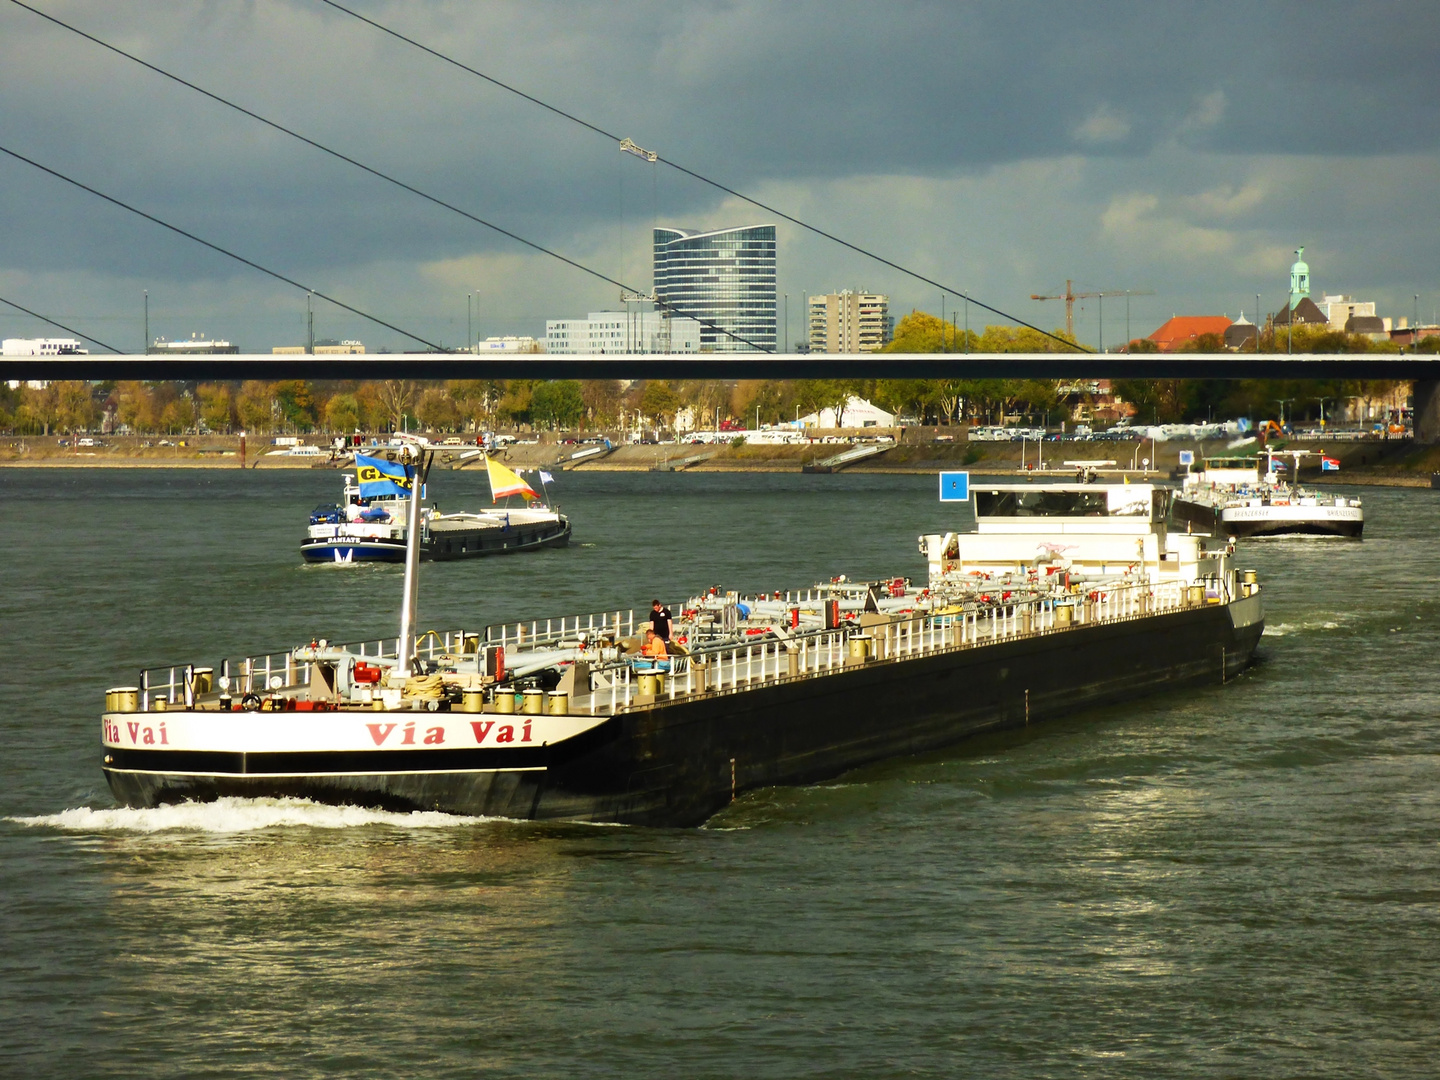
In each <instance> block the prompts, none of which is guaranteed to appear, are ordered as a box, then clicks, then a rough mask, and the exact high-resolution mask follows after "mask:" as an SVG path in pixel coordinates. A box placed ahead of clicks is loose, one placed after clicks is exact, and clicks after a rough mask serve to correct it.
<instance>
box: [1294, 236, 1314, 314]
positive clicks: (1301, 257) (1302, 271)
mask: <svg viewBox="0 0 1440 1080" xmlns="http://www.w3.org/2000/svg"><path fill="white" fill-rule="evenodd" d="M1309 297H1310V267H1309V265H1307V264H1306V262H1305V245H1304V244H1301V245H1300V246H1299V247H1298V248H1296V249H1295V265H1293V266H1292V267H1290V310H1291V311H1294V310H1295V305H1296V304H1298V303H1299V302H1300V301H1301V300H1307V299H1309Z"/></svg>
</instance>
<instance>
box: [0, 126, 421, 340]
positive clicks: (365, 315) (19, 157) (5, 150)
mask: <svg viewBox="0 0 1440 1080" xmlns="http://www.w3.org/2000/svg"><path fill="white" fill-rule="evenodd" d="M0 154H8V155H9V156H10V157H12V158H14V159H15V160H16V161H23V162H24V163H25V164H26V165H33V166H34V167H35V168H37V169H39V170H40V171H41V172H43V173H49V174H50V175H51V176H53V177H55V178H56V179H57V180H64V181H65V183H67V184H72V185H74V186H75V187H77V188H79V189H80V190H81V191H88V192H89V193H90V194H91V195H94V196H96V197H97V198H101V199H104V200H105V201H106V202H108V203H112V204H114V205H115V206H118V207H120V208H121V209H122V210H129V211H130V212H131V213H132V214H138V215H139V216H140V217H143V218H144V219H145V220H146V221H153V222H154V223H155V224H156V225H159V226H160V227H161V228H165V229H169V230H170V231H171V232H173V233H178V234H179V235H180V236H183V237H185V238H186V239H187V240H194V241H195V242H196V243H197V244H201V245H203V246H205V247H207V248H209V249H210V250H211V251H218V252H219V253H220V254H221V255H224V256H226V257H227V258H231V259H234V260H235V261H236V262H241V263H244V264H245V265H246V266H248V267H250V268H251V269H253V270H259V271H260V272H261V273H262V274H268V275H269V276H270V277H272V278H274V279H275V280H276V281H283V282H284V283H285V284H286V285H293V286H294V287H295V288H297V289H301V290H303V291H304V292H308V293H314V294H315V295H316V296H318V297H320V299H322V300H328V301H329V302H330V303H332V304H334V305H335V306H336V307H338V308H344V309H345V310H346V311H349V312H352V313H354V314H356V315H359V316H360V317H361V318H362V319H368V320H370V321H371V322H373V323H375V324H377V325H379V326H383V327H385V328H386V329H389V330H394V331H395V332H396V333H397V334H404V335H405V336H406V337H408V338H412V339H414V340H415V341H418V342H420V344H422V345H428V346H429V347H430V348H432V349H434V350H435V351H436V352H448V351H449V350H448V349H446V348H445V347H444V346H443V345H437V344H435V342H433V341H429V340H427V339H426V338H423V337H421V336H420V335H419V334H414V333H411V332H410V331H409V330H406V329H403V328H402V327H399V326H396V325H395V324H394V323H389V322H386V321H385V320H384V319H382V318H379V317H378V316H376V315H371V314H370V313H369V312H366V311H361V310H360V309H359V308H357V307H353V306H352V305H350V304H347V303H345V302H344V301H343V300H337V299H335V297H333V296H330V295H329V294H327V293H323V292H321V291H320V290H319V289H312V288H310V286H308V285H305V284H302V283H301V282H298V281H296V280H295V279H294V278H289V277H286V276H285V275H284V274H282V273H280V272H279V271H277V270H271V269H270V268H269V267H267V266H261V265H260V264H259V263H257V262H255V261H254V260H252V259H247V258H245V256H243V255H237V254H235V252H233V251H231V250H229V249H228V248H223V247H221V246H220V245H219V244H212V243H211V242H210V241H209V240H206V239H205V238H204V237H200V236H196V235H195V234H194V233H192V232H187V231H186V230H184V229H182V228H180V226H178V225H171V224H170V223H169V222H168V221H163V220H161V219H160V218H158V217H156V216H155V215H154V214H147V213H146V212H145V211H144V210H141V209H139V208H138V207H134V206H131V205H130V204H129V203H127V202H121V201H120V200H119V199H117V198H115V197H114V196H113V195H106V194H105V193H104V192H103V191H100V190H98V189H96V188H93V187H91V186H90V185H88V184H83V183H81V182H80V181H79V180H76V179H75V178H74V177H71V176H66V175H65V174H64V173H62V172H59V171H57V170H55V169H52V168H50V167H49V166H48V165H42V164H40V162H38V161H36V160H34V159H33V158H28V157H26V156H25V155H24V154H21V153H17V152H16V151H14V150H11V149H10V148H9V147H6V146H0ZM72 332H73V331H72ZM106 348H109V346H108V345H107V346H106Z"/></svg>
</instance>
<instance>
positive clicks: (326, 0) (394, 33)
mask: <svg viewBox="0 0 1440 1080" xmlns="http://www.w3.org/2000/svg"><path fill="white" fill-rule="evenodd" d="M11 2H12V3H19V0H11ZM320 3H322V4H325V5H327V6H329V7H332V8H334V9H335V10H336V11H340V12H343V13H344V14H346V15H349V16H350V17H351V18H354V19H358V20H359V21H360V22H363V23H365V24H367V25H369V26H372V27H374V28H375V29H376V30H379V31H380V32H381V33H382V34H388V35H390V36H391V37H393V38H396V39H398V40H400V41H403V42H405V43H406V44H407V45H412V46H414V47H415V48H417V49H419V50H420V51H421V52H425V53H429V54H430V55H431V56H433V57H435V58H436V59H437V60H441V61H444V62H445V63H447V64H450V65H451V66H452V67H457V68H459V69H460V70H461V71H464V72H467V73H468V74H471V75H474V76H475V77H476V78H478V79H483V80H484V81H485V82H488V83H490V84H491V85H492V86H496V87H499V88H500V89H501V90H505V91H508V92H509V93H511V94H514V95H516V96H517V97H521V98H524V99H525V100H526V101H528V102H530V103H531V104H534V105H538V106H540V107H541V108H542V109H545V110H547V111H549V112H551V113H554V114H555V115H556V116H559V117H563V118H564V119H566V120H569V121H571V122H572V123H576V124H579V125H580V126H581V127H583V128H587V129H588V130H590V131H593V132H595V133H596V134H597V135H601V136H604V137H605V138H607V139H610V140H611V141H612V142H617V143H618V142H620V141H622V140H621V137H620V136H619V135H616V134H614V133H613V132H609V131H606V130H605V129H604V128H602V127H600V126H599V125H597V124H592V123H591V122H590V121H589V120H585V119H583V118H581V117H579V116H576V115H575V114H574V113H570V112H566V111H565V110H564V109H561V108H559V107H558V106H555V105H551V104H550V103H549V102H547V101H542V100H541V99H540V98H538V97H535V96H534V95H533V94H527V93H526V92H525V91H524V90H521V89H519V88H518V87H515V86H511V85H510V84H509V83H507V82H502V81H501V80H500V79H497V78H495V76H493V75H487V74H485V72H483V71H479V70H477V69H476V68H473V67H471V66H470V65H468V64H466V63H464V62H463V61H460V60H456V59H455V58H454V57H452V56H447V55H446V54H445V53H442V52H440V51H439V50H438V49H432V48H431V47H430V46H429V45H426V44H424V43H422V42H419V41H416V40H415V39H414V38H411V37H406V36H405V35H404V34H402V33H400V32H399V31H398V30H392V29H391V28H390V27H388V26H386V25H385V24H384V23H380V22H376V21H375V20H374V19H371V18H369V17H367V16H365V15H361V14H360V13H359V12H358V11H352V10H351V9H350V8H348V7H346V6H345V5H344V4H341V3H338V2H337V0H320ZM21 6H22V7H23V6H24V5H21ZM655 160H657V161H659V162H661V163H663V164H665V165H668V166H670V168H672V169H674V170H675V171H676V172H680V173H684V174H685V175H686V176H689V177H691V178H692V179H695V180H698V181H700V182H701V183H702V184H708V185H709V186H710V187H713V188H715V189H716V190H717V191H723V192H724V193H725V194H727V195H733V196H734V197H735V198H737V199H740V200H741V201H742V202H747V203H749V204H750V205H751V206H756V207H759V208H760V209H761V210H764V211H765V212H766V213H769V214H774V215H775V216H776V217H779V218H783V219H784V220H786V221H788V222H790V223H791V224H792V225H798V226H799V227H800V228H802V229H804V230H806V231H807V232H812V233H814V234H815V235H816V236H821V237H824V238H825V239H826V240H830V241H832V242H833V243H836V244H839V245H840V246H841V247H844V248H849V249H850V250H851V251H853V252H855V253H856V254H859V255H863V256H865V257H866V258H867V259H873V260H875V261H876V262H878V263H880V264H881V265H883V266H888V267H890V268H891V269H892V270H898V271H899V272H900V273H902V274H904V275H906V276H907V277H912V278H914V279H915V280H916V281H923V282H924V283H925V284H927V285H933V286H934V287H935V288H937V289H939V290H940V291H941V292H945V293H949V294H950V295H952V296H958V297H960V298H961V299H963V300H968V301H969V302H970V303H972V304H974V305H975V306H976V307H981V308H984V309H985V310H986V311H989V312H993V313H994V314H996V315H999V316H1000V317H1001V318H1002V319H1009V320H1010V321H1011V322H1013V323H1015V324H1017V325H1019V326H1023V327H1025V328H1026V329H1029V330H1034V331H1035V332H1036V333H1038V334H1044V335H1045V336H1046V337H1047V338H1050V339H1051V340H1052V341H1058V342H1059V343H1060V344H1062V345H1064V346H1065V347H1066V348H1068V349H1075V350H1077V351H1079V352H1092V351H1093V350H1092V349H1090V348H1089V347H1088V346H1085V345H1080V344H1077V343H1076V342H1073V341H1066V340H1065V339H1064V338H1062V337H1061V336H1060V335H1058V334H1053V333H1051V332H1050V331H1049V330H1042V329H1040V327H1038V326H1035V325H1034V324H1033V323H1028V322H1026V321H1025V320H1024V319H1021V318H1017V317H1016V316H1014V315H1011V314H1009V313H1008V312H1004V311H1001V310H1000V309H999V308H997V307H992V306H990V305H989V304H987V303H985V302H984V301H983V300H977V299H975V297H973V296H971V295H969V294H968V293H966V292H964V291H963V290H961V289H954V288H951V287H950V286H948V285H944V284H942V283H941V282H938V281H936V280H935V279H934V278H930V277H926V276H925V275H924V274H922V273H920V272H919V271H918V270H911V269H910V268H909V267H906V266H901V265H900V264H899V263H897V262H894V261H893V260H891V259H887V258H886V257H885V256H884V255H880V254H878V253H876V252H874V251H871V250H869V249H868V248H863V247H861V246H860V245H858V244H852V243H851V242H850V241H849V240H846V239H844V238H843V237H840V236H836V235H835V234H834V233H832V232H829V231H827V230H825V229H822V228H821V227H820V226H818V225H812V224H810V223H809V222H808V221H804V220H802V219H800V218H797V217H795V216H794V215H793V214H787V213H786V212H785V211H784V210H781V209H779V208H777V207H774V206H771V205H769V204H768V203H764V202H761V201H760V200H759V199H754V198H751V197H750V196H749V195H746V194H744V193H742V192H739V191H736V190H735V189H734V188H732V187H729V186H727V185H725V184H722V183H721V182H720V181H718V180H712V179H710V178H709V177H708V176H705V175H703V174H701V173H698V172H696V171H695V170H694V169H690V168H687V167H686V166H684V165H681V164H680V163H679V162H677V161H671V160H670V159H669V158H667V157H665V156H664V155H661V154H657V155H656V158H655Z"/></svg>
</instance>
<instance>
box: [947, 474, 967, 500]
mask: <svg viewBox="0 0 1440 1080" xmlns="http://www.w3.org/2000/svg"><path fill="white" fill-rule="evenodd" d="M940 501H941V502H969V501H970V474H969V473H968V472H942V473H941V474H940Z"/></svg>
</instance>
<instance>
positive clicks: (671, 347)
mask: <svg viewBox="0 0 1440 1080" xmlns="http://www.w3.org/2000/svg"><path fill="white" fill-rule="evenodd" d="M545 351H546V352H548V353H558V354H560V355H562V356H565V355H570V356H576V355H586V354H594V355H598V354H600V353H621V354H625V355H631V354H636V353H697V352H699V351H700V324H699V322H697V321H696V320H694V319H686V318H682V317H679V316H675V317H672V318H668V319H667V318H666V317H665V316H664V315H663V314H662V313H660V312H658V311H628V312H627V311H592V312H590V314H589V315H588V316H586V317H585V318H583V319H549V320H547V321H546V323H545Z"/></svg>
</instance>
